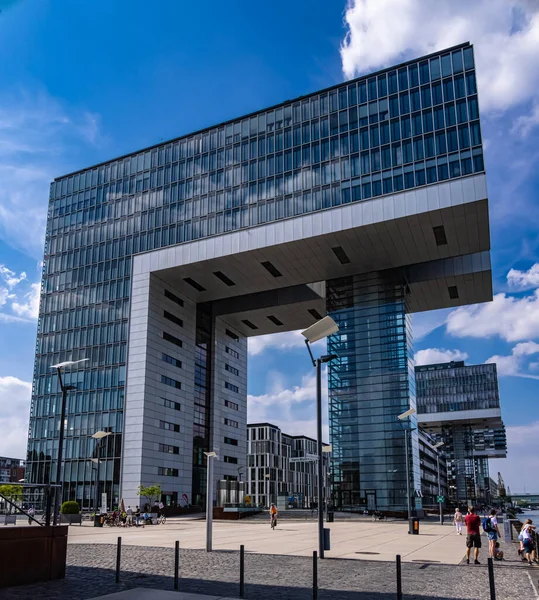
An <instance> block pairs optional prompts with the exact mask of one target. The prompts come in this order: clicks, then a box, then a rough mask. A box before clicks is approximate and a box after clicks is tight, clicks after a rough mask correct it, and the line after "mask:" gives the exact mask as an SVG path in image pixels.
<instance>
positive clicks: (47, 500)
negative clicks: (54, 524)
mask: <svg viewBox="0 0 539 600" xmlns="http://www.w3.org/2000/svg"><path fill="white" fill-rule="evenodd" d="M51 500H52V498H51V486H50V485H49V486H48V487H47V488H46V489H45V526H46V527H49V526H50V524H51Z"/></svg>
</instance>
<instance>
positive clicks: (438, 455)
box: [434, 442, 444, 525]
mask: <svg viewBox="0 0 539 600" xmlns="http://www.w3.org/2000/svg"><path fill="white" fill-rule="evenodd" d="M443 445H444V442H438V443H437V444H434V449H435V450H438V448H441V447H442V446H443ZM436 467H437V469H438V496H441V495H442V486H441V484H440V452H436ZM438 500H439V498H438ZM438 504H439V505H440V525H443V524H444V513H443V508H442V503H441V502H438Z"/></svg>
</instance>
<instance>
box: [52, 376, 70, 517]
mask: <svg viewBox="0 0 539 600" xmlns="http://www.w3.org/2000/svg"><path fill="white" fill-rule="evenodd" d="M57 371H58V381H59V383H60V389H61V390H62V407H61V410H60V434H59V436H58V464H57V465H56V484H57V485H60V487H57V488H55V493H54V514H53V518H52V523H53V525H56V524H57V520H58V513H59V511H60V500H61V498H62V491H63V485H62V484H61V481H60V479H61V477H62V458H63V456H62V453H63V445H64V427H65V415H66V402H67V388H66V386H65V385H64V382H63V381H62V373H61V371H60V369H59V368H58V369H57Z"/></svg>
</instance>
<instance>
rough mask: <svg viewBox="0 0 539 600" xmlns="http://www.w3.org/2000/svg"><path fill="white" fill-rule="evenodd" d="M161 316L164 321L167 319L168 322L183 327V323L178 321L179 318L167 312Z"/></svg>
mask: <svg viewBox="0 0 539 600" xmlns="http://www.w3.org/2000/svg"><path fill="white" fill-rule="evenodd" d="M163 316H164V317H165V319H168V320H169V321H172V322H173V323H176V325H179V326H180V327H183V321H182V320H181V319H180V317H177V316H176V315H173V314H172V313H169V312H168V310H164V311H163Z"/></svg>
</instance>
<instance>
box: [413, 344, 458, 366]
mask: <svg viewBox="0 0 539 600" xmlns="http://www.w3.org/2000/svg"><path fill="white" fill-rule="evenodd" d="M467 358H468V355H467V354H466V352H461V351H460V350H446V349H445V348H427V349H425V350H419V351H417V352H416V353H415V355H414V360H415V364H416V366H419V365H435V364H438V363H445V362H451V361H452V360H466V359H467Z"/></svg>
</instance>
